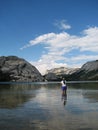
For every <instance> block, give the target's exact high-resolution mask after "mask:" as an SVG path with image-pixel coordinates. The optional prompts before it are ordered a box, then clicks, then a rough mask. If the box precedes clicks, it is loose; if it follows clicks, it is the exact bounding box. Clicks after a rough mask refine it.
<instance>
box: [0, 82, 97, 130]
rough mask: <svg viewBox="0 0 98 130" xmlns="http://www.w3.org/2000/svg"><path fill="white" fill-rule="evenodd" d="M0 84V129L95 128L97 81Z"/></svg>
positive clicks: (63, 129)
mask: <svg viewBox="0 0 98 130" xmlns="http://www.w3.org/2000/svg"><path fill="white" fill-rule="evenodd" d="M67 86H68V89H67V96H66V100H65V101H64V100H63V99H62V96H61V85H60V83H56V82H54V83H51V82H50V83H44V82H42V83H6V84H5V83H2V84H0V130H98V83H97V82H68V83H67Z"/></svg>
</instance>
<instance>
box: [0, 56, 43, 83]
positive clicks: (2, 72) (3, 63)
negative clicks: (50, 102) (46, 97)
mask: <svg viewBox="0 0 98 130" xmlns="http://www.w3.org/2000/svg"><path fill="white" fill-rule="evenodd" d="M0 81H19V82H25V81H26V82H32V81H43V77H42V75H41V74H40V72H39V71H38V70H37V69H36V68H35V67H34V66H33V65H31V64H30V63H29V62H27V61H26V60H24V59H22V58H19V57H16V56H8V57H5V56H2V57H0Z"/></svg>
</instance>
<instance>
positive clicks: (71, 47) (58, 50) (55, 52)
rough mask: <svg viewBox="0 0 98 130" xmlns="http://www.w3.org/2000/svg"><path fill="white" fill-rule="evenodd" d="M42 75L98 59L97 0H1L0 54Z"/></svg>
mask: <svg viewBox="0 0 98 130" xmlns="http://www.w3.org/2000/svg"><path fill="white" fill-rule="evenodd" d="M11 55H14V56H18V57H20V58H23V59H25V60H27V61H28V62H30V63H31V64H32V65H34V66H35V67H36V68H37V69H38V70H39V72H40V73H41V74H45V72H46V70H47V69H48V70H49V69H52V68H58V67H71V68H77V67H81V66H82V65H83V64H85V63H86V62H88V61H93V60H98V0H0V56H11Z"/></svg>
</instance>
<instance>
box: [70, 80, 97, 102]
mask: <svg viewBox="0 0 98 130" xmlns="http://www.w3.org/2000/svg"><path fill="white" fill-rule="evenodd" d="M68 86H69V87H70V88H74V89H81V90H82V95H83V97H84V98H86V99H88V101H89V102H92V103H94V102H98V83H96V82H95V83H73V84H68Z"/></svg>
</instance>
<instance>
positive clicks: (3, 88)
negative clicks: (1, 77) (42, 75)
mask: <svg viewBox="0 0 98 130" xmlns="http://www.w3.org/2000/svg"><path fill="white" fill-rule="evenodd" d="M31 88H32V91H31V92H30V90H31ZM33 89H38V88H37V87H36V85H33V86H32V85H28V84H3V85H0V108H16V107H18V106H20V105H22V104H24V103H25V102H27V101H29V100H30V99H31V98H34V97H35V96H36V94H35V93H33Z"/></svg>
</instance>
